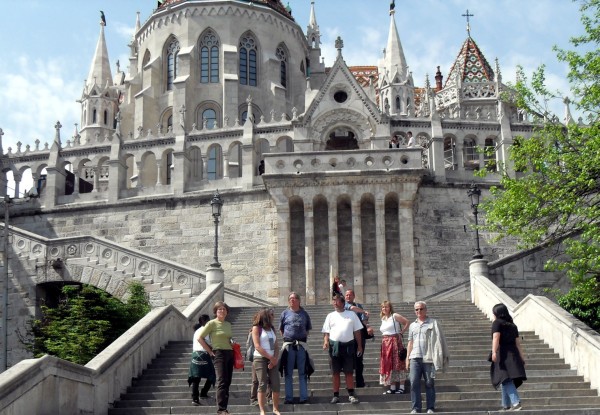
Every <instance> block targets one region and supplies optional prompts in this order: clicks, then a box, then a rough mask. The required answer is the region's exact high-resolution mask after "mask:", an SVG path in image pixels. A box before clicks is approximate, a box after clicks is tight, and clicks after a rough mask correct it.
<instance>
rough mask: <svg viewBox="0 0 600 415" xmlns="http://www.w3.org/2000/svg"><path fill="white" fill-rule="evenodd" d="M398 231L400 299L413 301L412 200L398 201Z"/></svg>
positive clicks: (414, 285)
mask: <svg viewBox="0 0 600 415" xmlns="http://www.w3.org/2000/svg"><path fill="white" fill-rule="evenodd" d="M398 203H399V204H398V222H399V225H400V226H399V231H400V261H401V265H400V272H401V273H402V301H415V299H416V296H417V293H416V281H415V247H414V218H413V205H414V202H413V200H412V199H411V200H399V201H398Z"/></svg>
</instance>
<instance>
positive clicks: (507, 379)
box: [490, 304, 527, 411]
mask: <svg viewBox="0 0 600 415" xmlns="http://www.w3.org/2000/svg"><path fill="white" fill-rule="evenodd" d="M492 313H493V314H494V322H493V323H492V356H491V360H492V366H491V368H490V375H491V378H492V384H493V385H494V387H495V388H496V389H498V387H500V390H501V392H502V408H504V409H505V410H508V409H510V410H513V411H518V410H520V409H521V399H520V398H519V394H518V392H517V388H518V387H519V386H521V384H522V383H523V381H525V380H527V376H526V375H525V354H524V353H523V348H522V347H521V339H520V338H519V330H518V329H517V326H516V325H515V324H514V323H513V319H512V317H511V316H510V314H509V313H508V309H507V308H506V306H505V305H504V304H496V305H495V306H494V308H493V309H492Z"/></svg>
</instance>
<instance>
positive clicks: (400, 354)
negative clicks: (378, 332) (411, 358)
mask: <svg viewBox="0 0 600 415" xmlns="http://www.w3.org/2000/svg"><path fill="white" fill-rule="evenodd" d="M392 319H393V320H392V321H393V322H394V331H396V334H397V335H398V336H400V339H402V334H401V333H398V330H396V319H395V318H394V315H393V314H392ZM407 355H408V350H406V347H404V341H402V349H401V350H398V358H399V359H400V360H401V361H404V360H406V358H407Z"/></svg>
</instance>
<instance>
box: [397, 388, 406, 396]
mask: <svg viewBox="0 0 600 415" xmlns="http://www.w3.org/2000/svg"><path fill="white" fill-rule="evenodd" d="M396 393H398V394H400V395H402V394H403V393H404V388H400V389H398V390H397V391H396Z"/></svg>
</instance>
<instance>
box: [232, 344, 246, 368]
mask: <svg viewBox="0 0 600 415" xmlns="http://www.w3.org/2000/svg"><path fill="white" fill-rule="evenodd" d="M231 348H232V349H233V368H234V369H244V355H243V354H242V348H241V347H240V345H239V343H232V344H231Z"/></svg>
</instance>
